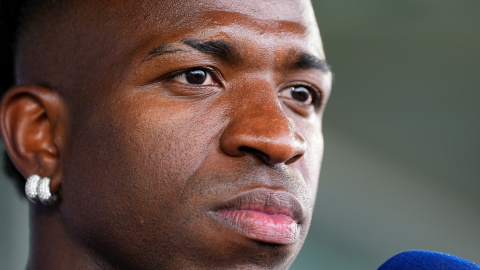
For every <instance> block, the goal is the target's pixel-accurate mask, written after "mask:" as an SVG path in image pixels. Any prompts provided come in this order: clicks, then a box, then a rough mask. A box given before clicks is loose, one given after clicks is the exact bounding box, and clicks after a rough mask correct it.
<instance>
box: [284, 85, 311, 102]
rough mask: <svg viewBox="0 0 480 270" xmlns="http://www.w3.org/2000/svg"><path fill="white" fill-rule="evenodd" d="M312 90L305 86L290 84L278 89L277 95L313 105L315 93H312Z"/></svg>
mask: <svg viewBox="0 0 480 270" xmlns="http://www.w3.org/2000/svg"><path fill="white" fill-rule="evenodd" d="M312 92H313V90H310V89H308V88H307V87H305V86H301V85H299V86H291V87H288V88H285V89H283V90H282V91H280V93H279V96H280V97H284V98H288V99H292V100H295V101H297V102H300V103H302V104H303V105H315V103H316V100H315V99H316V95H315V96H314V95H313V94H312Z"/></svg>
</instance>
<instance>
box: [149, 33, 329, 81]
mask: <svg viewBox="0 0 480 270" xmlns="http://www.w3.org/2000/svg"><path fill="white" fill-rule="evenodd" d="M182 43H184V44H185V45H187V46H189V47H191V48H194V49H196V50H198V51H200V52H202V53H205V54H208V55H211V56H213V57H216V58H219V59H222V60H223V61H225V62H229V63H238V62H240V60H241V57H240V51H239V50H238V49H237V47H236V46H235V45H233V44H232V43H230V42H227V41H223V40H207V41H201V40H199V39H185V40H182ZM179 51H184V50H182V49H179V48H175V47H174V46H173V45H171V44H168V43H164V44H160V45H158V46H156V47H155V48H153V49H152V50H151V51H150V52H148V55H147V57H146V58H145V59H144V60H143V61H148V60H151V59H153V58H155V57H157V56H160V55H163V54H169V53H176V52H179ZM291 54H292V56H293V63H292V64H290V65H289V67H290V69H303V70H306V69H317V70H320V71H323V72H325V73H329V72H332V70H331V67H330V65H329V64H328V63H327V61H326V60H325V59H320V58H318V57H316V56H314V55H312V54H309V53H305V52H302V53H296V52H291Z"/></svg>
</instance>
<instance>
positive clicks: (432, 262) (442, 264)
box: [378, 250, 480, 270]
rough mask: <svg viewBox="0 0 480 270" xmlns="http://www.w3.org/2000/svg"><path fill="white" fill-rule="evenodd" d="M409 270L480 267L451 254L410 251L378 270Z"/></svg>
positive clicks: (449, 269) (471, 268) (448, 269)
mask: <svg viewBox="0 0 480 270" xmlns="http://www.w3.org/2000/svg"><path fill="white" fill-rule="evenodd" d="M407 269H422V270H423V269H425V270H436V269H438V270H480V266H478V265H477V264H475V263H472V262H470V261H467V260H465V259H462V258H460V257H456V256H453V255H450V254H445V253H440V252H434V251H425V250H410V251H405V252H402V253H399V254H397V255H395V256H393V257H391V258H390V259H388V260H387V261H386V262H384V263H383V264H382V265H381V266H380V267H379V268H378V270H407Z"/></svg>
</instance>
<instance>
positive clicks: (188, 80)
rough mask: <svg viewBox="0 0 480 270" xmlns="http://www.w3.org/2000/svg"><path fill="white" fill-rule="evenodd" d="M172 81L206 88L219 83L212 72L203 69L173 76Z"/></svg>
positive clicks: (190, 70)
mask: <svg viewBox="0 0 480 270" xmlns="http://www.w3.org/2000/svg"><path fill="white" fill-rule="evenodd" d="M172 79H173V80H174V81H177V82H180V83H184V84H192V85H204V86H206V85H218V82H217V81H216V80H215V78H214V77H213V75H212V74H211V72H210V71H209V70H205V69H201V68H195V69H189V70H185V71H183V72H182V73H179V74H177V75H175V76H173V78H172Z"/></svg>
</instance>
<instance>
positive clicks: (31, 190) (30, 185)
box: [25, 174, 40, 203]
mask: <svg viewBox="0 0 480 270" xmlns="http://www.w3.org/2000/svg"><path fill="white" fill-rule="evenodd" d="M38 181H40V176H39V175H37V174H34V175H32V176H30V177H28V179H27V183H26V184H25V194H26V195H27V198H28V199H29V200H30V201H31V202H32V203H37V194H38V193H37V188H38Z"/></svg>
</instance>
